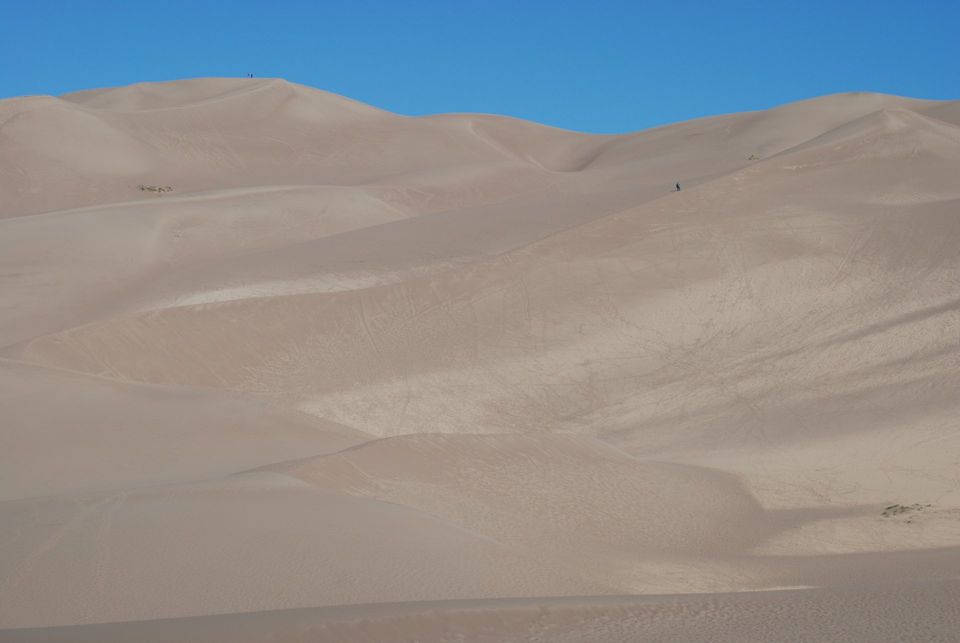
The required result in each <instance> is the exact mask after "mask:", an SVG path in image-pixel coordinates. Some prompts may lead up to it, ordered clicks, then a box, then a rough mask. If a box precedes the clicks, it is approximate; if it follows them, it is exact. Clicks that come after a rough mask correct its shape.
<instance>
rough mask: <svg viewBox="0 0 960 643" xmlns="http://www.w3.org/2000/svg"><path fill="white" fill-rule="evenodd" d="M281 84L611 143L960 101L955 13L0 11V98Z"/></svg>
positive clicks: (139, 7) (601, 2)
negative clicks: (480, 115) (842, 102)
mask: <svg viewBox="0 0 960 643" xmlns="http://www.w3.org/2000/svg"><path fill="white" fill-rule="evenodd" d="M248 72H251V73H253V74H255V75H256V76H258V77H267V76H270V77H282V78H286V79H288V80H291V81H294V82H299V83H304V84H307V85H311V86H314V87H319V88H322V89H326V90H329V91H333V92H337V93H340V94H345V95H347V96H350V97H352V98H356V99H358V100H361V101H364V102H367V103H371V104H373V105H376V106H378V107H381V108H384V109H389V110H392V111H396V112H399V113H403V114H429V113H436V112H487V113H497V114H509V115H512V116H518V117H522V118H528V119H532V120H535V121H539V122H542V123H547V124H550V125H555V126H559V127H566V128H570V129H578V130H584V131H592V132H623V131H631V130H637V129H643V128H646V127H651V126H654V125H659V124H663V123H668V122H673V121H679V120H685V119H688V118H694V117H698V116H706V115H711V114H719V113H725V112H734V111H744V110H750V109H761V108H766V107H770V106H773V105H777V104H781V103H785V102H790V101H794V100H798V99H802V98H809V97H811V96H817V95H822V94H829V93H835V92H843V91H879V92H887V93H894V94H901V95H908V96H915V97H920V98H960V0H925V1H921V0H914V1H909V0H901V1H899V2H893V1H888V0H874V1H872V2H868V1H862V0H833V1H831V2H822V1H820V0H795V1H787V0H766V1H757V2H754V1H747V0H742V1H732V0H731V1H729V2H723V1H717V2H707V1H702V2H693V1H683V0H679V1H670V2H667V1H661V2H645V1H643V0H635V1H634V2H627V1H619V0H595V1H593V2H583V1H581V2H564V1H561V0H557V1H554V2H546V1H542V0H514V1H513V2H509V1H504V0H484V1H481V0H461V1H456V0H449V1H446V2H444V1H440V0H408V1H399V0H395V1H387V0H350V1H347V0H343V1H333V0H328V1H314V2H307V1H298V0H273V1H264V0H233V1H229V2H228V1H222V2H215V1H212V0H206V1H205V0H193V1H181V0H160V1H157V0H153V1H151V2H143V1H139V0H73V1H69V0H0V97H2V98H8V97H12V96H20V95H26V94H60V93H64V92H68V91H74V90H78V89H89V88H93V87H106V86H115V85H125V84H129V83H133V82H139V81H147V80H170V79H176V78H186V77H197V76H241V77H242V76H244V75H245V74H246V73H248Z"/></svg>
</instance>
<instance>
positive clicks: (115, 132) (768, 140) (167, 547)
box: [0, 79, 960, 642]
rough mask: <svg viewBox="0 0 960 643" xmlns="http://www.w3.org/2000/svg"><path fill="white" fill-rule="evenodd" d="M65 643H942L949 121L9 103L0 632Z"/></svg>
mask: <svg viewBox="0 0 960 643" xmlns="http://www.w3.org/2000/svg"><path fill="white" fill-rule="evenodd" d="M677 181H679V182H680V183H681V186H682V190H681V191H680V192H676V191H673V185H674V183H675V182H677ZM773 590H780V591H773ZM73 640H76V641H174V640H175V641H190V640H198V641H251V642H252V641H266V640H270V641H279V642H287V641H290V642H292V641H351V640H356V641H394V640H395V641H466V640H477V641H560V642H565V641H639V640H651V641H677V640H696V641H751V640H755V641H779V640H783V641H810V640H818V641H827V640H836V641H851V640H878V641H881V640H882V641H904V640H918V641H919V640H924V641H926V640H929V641H937V640H939V641H951V640H953V641H956V640H960V103H958V102H936V101H923V100H913V99H907V98H900V97H895V96H885V95H878V94H843V95H835V96H827V97H822V98H816V99H812V100H808V101H802V102H799V103H793V104H790V105H785V106H782V107H778V108H775V109H771V110H767V111H763V112H750V113H743V114H733V115H726V116H719V117H713V118H706V119H700V120H696V121H691V122H686V123H680V124H676V125H671V126H667V127H661V128H657V129H653V130H649V131H643V132H639V133H636V134H629V135H618V136H599V135H587V134H579V133H574V132H567V131H562V130H557V129H552V128H548V127H544V126H540V125H537V124H534V123H529V122H524V121H519V120H515V119H511V118H506V117H499V116H487V115H472V114H461V115H440V116H430V117H420V118H409V117H403V116H398V115H395V114H391V113H388V112H384V111H380V110H378V109H375V108H373V107H370V106H367V105H363V104H359V103H356V102H353V101H351V100H348V99H346V98H343V97H340V96H336V95H333V94H329V93H325V92H322V91H319V90H315V89H311V88H308V87H304V86H299V85H294V84H291V83H287V82H285V81H281V80H261V79H196V80H186V81H177V82H171V83H156V84H142V85H133V86H130V87H124V88H117V89H106V90H93V91H87V92H80V93H77V94H70V95H66V96H62V97H59V98H57V97H50V96H38V97H26V98H14V99H8V100H3V101H0V641H4V642H6V641H73Z"/></svg>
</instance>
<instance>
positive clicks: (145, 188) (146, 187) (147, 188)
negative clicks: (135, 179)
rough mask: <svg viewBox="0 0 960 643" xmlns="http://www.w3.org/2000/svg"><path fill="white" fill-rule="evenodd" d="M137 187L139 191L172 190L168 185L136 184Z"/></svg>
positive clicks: (159, 191)
mask: <svg viewBox="0 0 960 643" xmlns="http://www.w3.org/2000/svg"><path fill="white" fill-rule="evenodd" d="M137 188H138V189H139V190H140V191H141V192H157V193H161V192H173V188H172V187H170V186H169V185H138V186H137Z"/></svg>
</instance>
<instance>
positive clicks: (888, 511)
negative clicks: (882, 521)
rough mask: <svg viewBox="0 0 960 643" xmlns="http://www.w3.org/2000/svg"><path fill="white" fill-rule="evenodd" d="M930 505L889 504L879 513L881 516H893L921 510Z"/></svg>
mask: <svg viewBox="0 0 960 643" xmlns="http://www.w3.org/2000/svg"><path fill="white" fill-rule="evenodd" d="M932 506H933V505H920V504H913V505H890V506H889V507H885V508H884V510H883V513H881V514H880V515H881V516H883V517H884V518H891V517H893V516H897V515H899V514H905V513H910V512H912V511H923V510H924V509H926V508H927V507H932Z"/></svg>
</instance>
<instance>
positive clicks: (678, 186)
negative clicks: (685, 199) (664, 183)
mask: <svg viewBox="0 0 960 643" xmlns="http://www.w3.org/2000/svg"><path fill="white" fill-rule="evenodd" d="M679 191H680V184H679V183H677V192H679Z"/></svg>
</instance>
